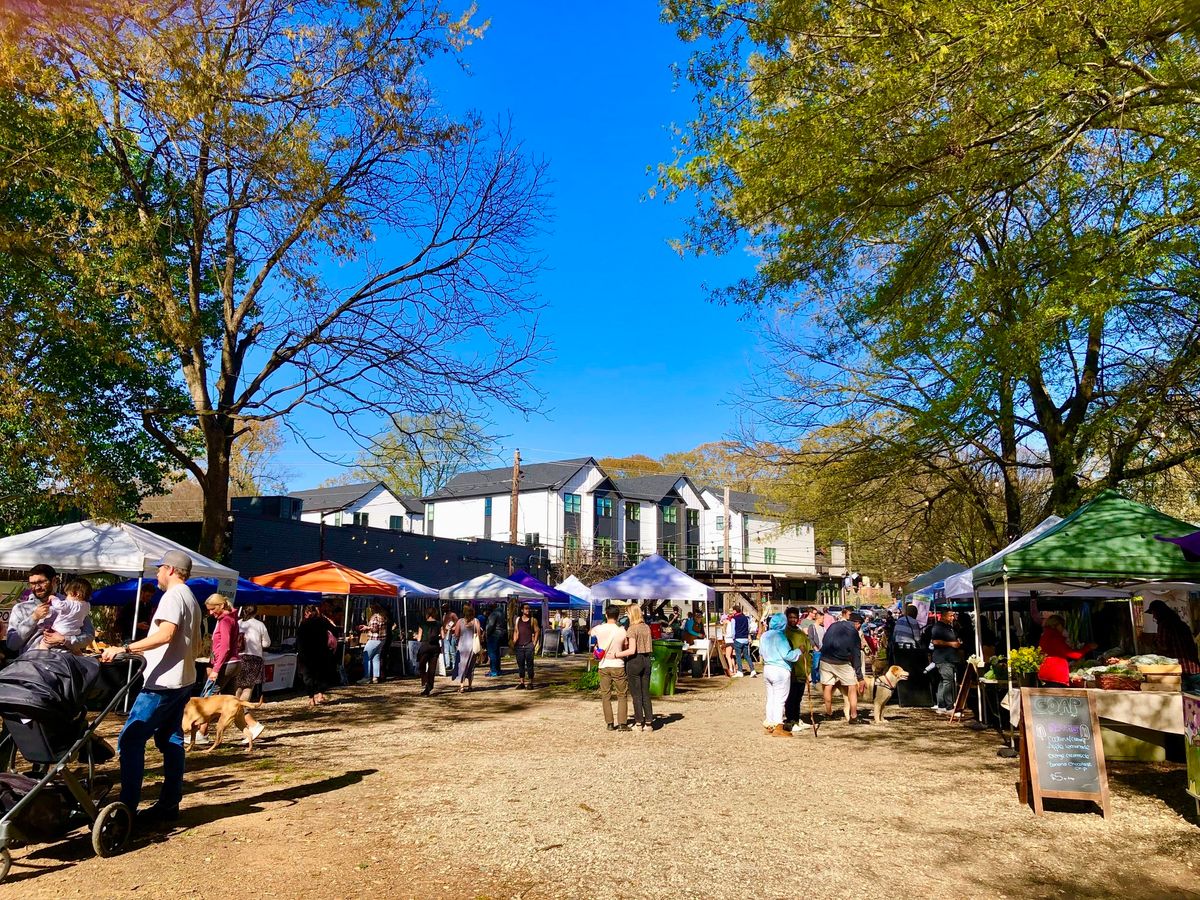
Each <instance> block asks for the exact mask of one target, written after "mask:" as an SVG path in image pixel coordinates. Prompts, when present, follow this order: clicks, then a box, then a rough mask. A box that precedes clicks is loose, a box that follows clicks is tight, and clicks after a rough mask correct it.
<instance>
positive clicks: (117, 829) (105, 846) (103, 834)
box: [92, 803, 133, 856]
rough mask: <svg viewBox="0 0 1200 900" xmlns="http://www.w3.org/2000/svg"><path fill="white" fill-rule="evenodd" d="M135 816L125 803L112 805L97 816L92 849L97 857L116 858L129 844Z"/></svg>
mask: <svg viewBox="0 0 1200 900" xmlns="http://www.w3.org/2000/svg"><path fill="white" fill-rule="evenodd" d="M132 833H133V815H132V814H131V813H130V812H129V807H128V806H126V805H125V804H124V803H110V804H108V806H106V807H104V808H103V809H102V810H100V815H98V816H96V824H95V825H93V826H92V849H93V850H95V851H96V855H97V856H115V855H116V854H118V853H120V852H121V851H122V850H124V849H125V845H126V844H127V843H129V835H130V834H132Z"/></svg>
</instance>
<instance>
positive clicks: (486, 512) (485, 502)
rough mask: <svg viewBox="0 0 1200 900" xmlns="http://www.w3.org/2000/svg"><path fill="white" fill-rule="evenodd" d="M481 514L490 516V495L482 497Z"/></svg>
mask: <svg viewBox="0 0 1200 900" xmlns="http://www.w3.org/2000/svg"><path fill="white" fill-rule="evenodd" d="M483 514H484V515H485V516H490V515H491V514H492V498H491V497H484V498H483Z"/></svg>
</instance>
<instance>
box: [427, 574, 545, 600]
mask: <svg viewBox="0 0 1200 900" xmlns="http://www.w3.org/2000/svg"><path fill="white" fill-rule="evenodd" d="M438 596H439V597H441V599H443V600H511V599H513V598H516V599H517V600H539V601H540V600H545V599H546V598H545V597H544V596H543V595H542V594H540V593H538V592H537V591H535V590H533V589H532V588H528V587H526V586H525V585H523V584H518V583H517V582H515V581H510V580H509V579H507V578H501V577H500V576H499V575H491V574H489V575H478V576H476V577H475V578H468V579H467V580H466V581H460V582H459V583H458V584H452V585H450V586H449V587H444V588H442V589H441V590H440V591H438Z"/></svg>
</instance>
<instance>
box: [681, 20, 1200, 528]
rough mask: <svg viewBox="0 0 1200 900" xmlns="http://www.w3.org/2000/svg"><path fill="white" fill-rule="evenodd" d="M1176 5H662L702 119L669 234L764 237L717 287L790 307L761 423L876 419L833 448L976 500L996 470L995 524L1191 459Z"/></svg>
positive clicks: (1028, 521) (1184, 68)
mask: <svg viewBox="0 0 1200 900" xmlns="http://www.w3.org/2000/svg"><path fill="white" fill-rule="evenodd" d="M1189 10H1191V8H1190V7H1184V6H1179V5H1174V4H1148V3H1145V2H1141V0H1118V2H1112V3H1106V4H1103V5H1099V6H1086V5H1085V6H1080V5H1078V4H1072V3H1068V2H1061V0H1043V2H1038V3H1035V4H1012V3H994V4H982V5H980V4H970V3H966V2H948V3H936V4H935V3H932V2H917V3H912V2H898V0H897V2H892V0H884V2H882V3H877V4H870V5H863V4H858V3H853V2H841V0H838V2H833V3H821V4H817V3H812V2H804V0H788V2H783V0H780V2H760V3H749V2H747V3H733V4H725V5H721V6H719V7H713V6H711V5H708V4H702V3H698V2H689V0H680V2H676V3H672V4H670V5H669V6H668V17H669V18H670V19H672V20H673V21H674V22H675V23H676V24H677V25H678V27H679V30H680V34H681V36H682V37H684V38H685V39H686V40H689V41H693V42H694V46H695V47H696V50H695V53H694V54H693V56H692V59H691V60H690V63H689V66H688V75H689V76H690V78H691V80H692V82H693V84H694V85H695V86H696V88H697V100H698V113H697V116H696V118H695V120H694V122H693V124H692V128H691V130H690V134H688V135H686V141H684V142H683V143H682V145H681V150H680V152H679V155H678V156H677V158H676V160H675V162H674V164H673V165H671V166H668V167H665V168H664V171H663V184H664V186H665V187H666V188H667V189H668V190H669V191H670V192H672V193H673V194H674V195H676V196H682V195H683V194H684V193H686V192H689V191H694V192H695V195H696V197H697V198H698V202H699V206H698V209H697V214H696V217H695V219H694V227H693V229H692V230H691V232H690V233H689V235H688V236H687V239H686V240H685V241H684V242H683V245H684V246H685V247H687V248H690V249H693V250H696V251H703V250H714V249H715V250H727V249H728V248H730V247H731V246H733V245H734V244H735V243H736V242H738V241H741V240H750V241H752V242H753V243H754V244H755V245H756V251H757V252H758V253H759V254H760V255H761V258H762V262H761V264H760V266H759V268H758V270H757V272H756V273H755V275H753V276H752V277H750V278H748V279H745V280H744V281H742V282H740V283H738V284H736V285H733V286H731V287H729V288H728V289H727V290H726V291H724V292H723V294H722V296H723V297H724V298H726V299H733V300H736V301H738V302H743V303H747V304H751V305H755V306H759V307H761V308H764V309H771V310H775V309H782V310H783V311H784V312H785V313H786V315H785V316H784V317H783V325H782V327H780V328H779V329H777V331H776V340H777V341H778V349H779V351H780V352H779V356H778V358H779V359H780V360H781V363H780V366H779V368H778V369H777V370H776V371H775V373H774V376H775V378H774V381H773V382H772V383H770V384H765V385H763V386H762V387H763V390H762V391H761V394H760V396H761V397H765V398H768V399H767V400H766V402H764V404H763V405H762V407H761V408H760V411H762V412H764V415H763V420H764V421H765V422H766V423H767V425H768V426H773V429H772V433H771V436H773V437H774V436H789V435H790V436H791V437H792V438H793V439H794V438H795V437H796V435H807V434H813V433H814V432H815V431H816V430H817V429H820V428H822V427H825V426H828V425H831V424H834V423H838V422H843V423H847V424H853V423H865V422H877V421H882V422H886V423H888V428H887V429H880V428H876V427H871V428H860V429H859V432H858V434H856V435H854V436H853V437H852V438H851V440H850V441H849V442H842V443H840V444H839V447H838V452H839V453H842V454H848V455H850V456H854V455H857V454H859V453H871V454H876V455H877V454H878V453H880V452H883V451H885V450H886V453H887V454H888V455H889V456H891V457H892V458H893V459H895V460H905V461H908V462H912V463H914V464H917V465H918V467H920V464H921V463H922V461H923V460H924V461H926V462H929V463H933V465H932V467H933V468H936V469H937V470H938V471H937V472H935V473H933V474H932V475H930V477H932V478H934V482H933V483H932V484H930V483H926V484H924V485H923V490H924V491H926V492H928V491H931V490H932V491H933V493H934V496H935V497H937V496H947V495H948V494H942V493H941V491H942V490H943V489H948V488H949V487H950V485H951V483H952V482H954V481H955V480H957V482H959V484H960V485H961V484H974V485H976V487H975V488H973V489H972V488H968V489H969V490H971V491H973V494H972V496H971V499H972V502H971V505H972V506H973V507H974V508H975V509H976V510H977V512H978V513H979V514H980V516H981V517H982V510H983V509H984V508H986V507H989V506H990V500H989V499H988V498H989V496H992V495H993V494H994V491H992V489H991V488H990V486H991V485H993V484H995V483H998V484H999V485H1000V487H1001V490H1002V498H1003V505H1002V510H1001V513H1000V519H1001V521H1002V523H1003V527H1001V528H999V529H992V533H993V534H994V537H993V539H992V540H993V542H994V543H995V544H999V543H1003V542H1004V541H1005V540H1006V539H1007V538H1011V537H1012V536H1013V535H1014V534H1016V533H1018V532H1019V531H1021V530H1024V529H1026V528H1028V527H1029V526H1031V525H1032V524H1033V523H1034V521H1036V520H1037V519H1038V518H1040V517H1041V515H1042V514H1044V513H1045V512H1047V511H1059V512H1064V511H1067V510H1069V509H1071V508H1073V507H1074V506H1075V505H1077V503H1078V502H1079V501H1080V500H1081V499H1082V498H1083V497H1084V496H1085V495H1086V494H1087V493H1088V492H1090V491H1092V490H1095V489H1098V488H1100V487H1109V486H1115V485H1120V484H1126V483H1134V484H1136V483H1137V482H1139V481H1141V480H1144V479H1148V478H1154V477H1156V476H1158V475H1161V474H1162V473H1165V472H1168V471H1170V470H1172V469H1174V468H1176V467H1179V466H1182V465H1185V464H1187V463H1189V462H1190V461H1191V460H1194V459H1196V458H1197V457H1198V456H1200V409H1198V408H1197V406H1196V404H1195V403H1194V400H1193V398H1194V397H1195V395H1196V388H1197V386H1200V324H1198V323H1200V302H1198V299H1197V297H1198V294H1197V291H1196V285H1197V278H1196V273H1197V270H1196V262H1197V259H1200V245H1198V242H1197V237H1198V236H1197V219H1198V213H1200V206H1198V205H1197V203H1196V197H1195V182H1196V179H1195V176H1194V173H1195V171H1196V167H1197V154H1196V151H1197V145H1196V141H1197V135H1198V134H1200V128H1197V126H1198V125H1200V121H1198V110H1200V106H1198V105H1197V99H1200V98H1198V96H1197V93H1196V87H1197V83H1198V81H1197V79H1198V78H1200V54H1198V52H1197V40H1196V32H1195V29H1194V25H1195V16H1194V14H1193V13H1194V10H1191V11H1189ZM1164 423H1167V424H1164ZM1168 432H1169V433H1168ZM929 467H930V466H925V468H929ZM903 468H904V469H907V466H905V467H903ZM1043 475H1044V476H1045V477H1042V476H1043ZM947 479H949V481H947ZM1030 485H1038V486H1042V487H1044V491H1043V493H1042V494H1041V495H1040V496H1034V497H1030V496H1029V492H1028V487H1029V486H1030ZM984 486H989V487H988V488H987V490H986V491H985V489H984ZM955 489H956V490H961V487H959V488H955ZM1031 513H1032V514H1033V515H1030V514H1031ZM980 521H981V522H983V521H984V519H982V518H981V520H980Z"/></svg>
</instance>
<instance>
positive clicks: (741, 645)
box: [733, 638, 754, 673]
mask: <svg viewBox="0 0 1200 900" xmlns="http://www.w3.org/2000/svg"><path fill="white" fill-rule="evenodd" d="M743 659H745V660H746V668H747V669H749V670H750V671H751V673H753V672H754V660H753V659H751V658H750V641H749V640H747V639H746V638H734V639H733V665H734V667H735V668H736V669H737V670H738V671H739V672H740V671H742V660H743Z"/></svg>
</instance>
